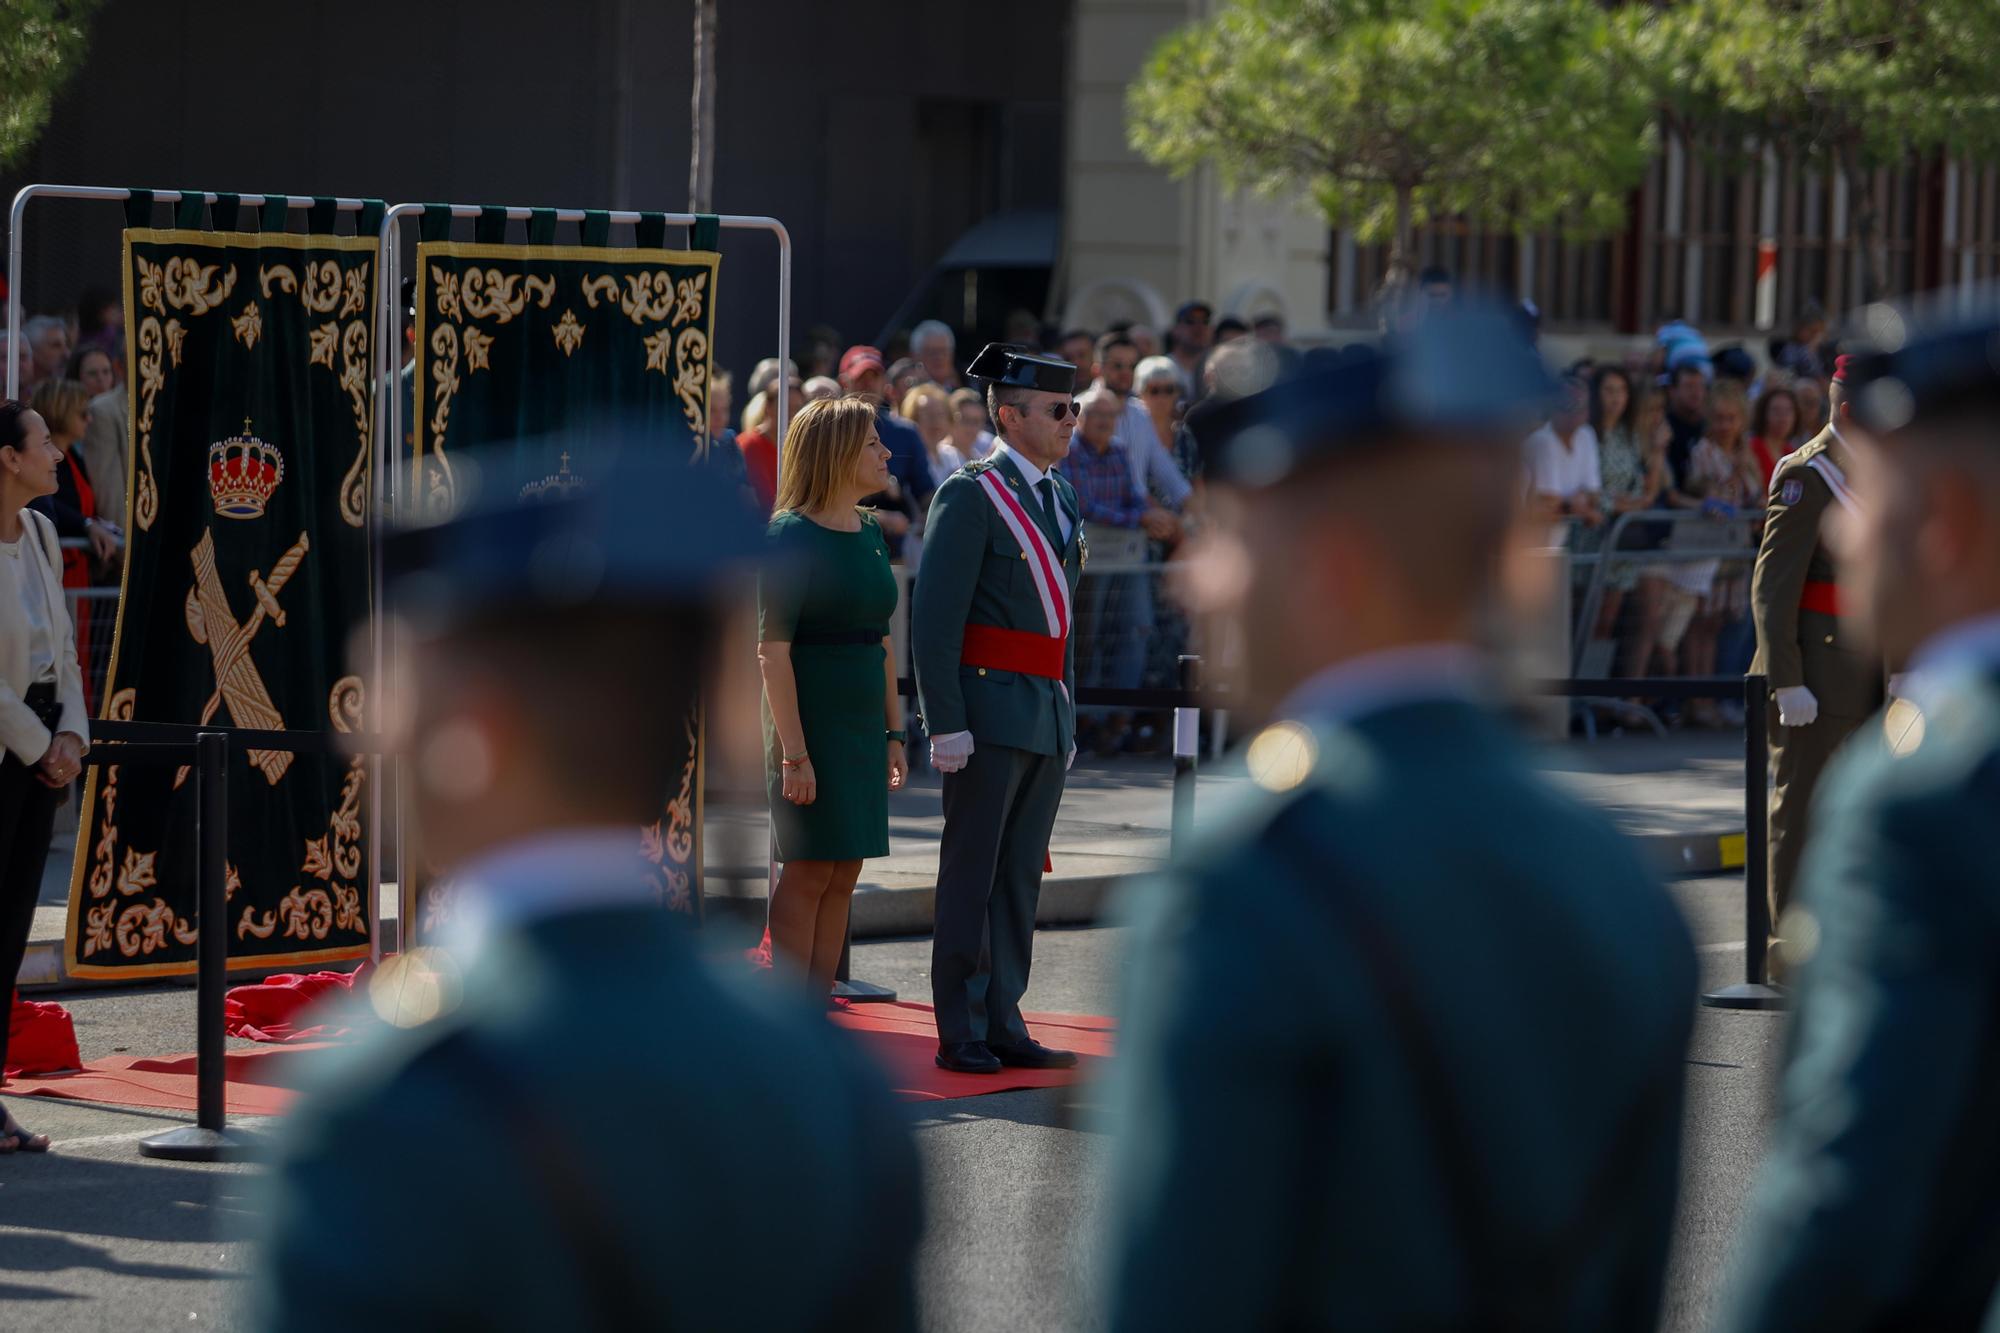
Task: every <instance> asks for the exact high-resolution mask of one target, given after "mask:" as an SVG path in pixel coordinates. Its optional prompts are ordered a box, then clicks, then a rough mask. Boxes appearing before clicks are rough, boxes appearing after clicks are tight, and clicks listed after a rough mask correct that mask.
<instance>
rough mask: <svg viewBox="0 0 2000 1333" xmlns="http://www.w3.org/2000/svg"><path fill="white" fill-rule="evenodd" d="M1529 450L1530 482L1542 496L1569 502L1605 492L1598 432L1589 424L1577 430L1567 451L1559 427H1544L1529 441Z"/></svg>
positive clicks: (1530, 437) (1545, 425) (1531, 436)
mask: <svg viewBox="0 0 2000 1333" xmlns="http://www.w3.org/2000/svg"><path fill="white" fill-rule="evenodd" d="M1527 450H1528V481H1529V483H1530V484H1531V485H1532V486H1533V487H1534V488H1535V490H1536V491H1537V492H1539V493H1540V494H1542V495H1553V496H1555V497H1556V498H1558V499H1561V500H1567V499H1569V498H1570V497H1572V496H1575V495H1581V494H1583V493H1584V492H1586V491H1602V490H1603V489H1604V477H1603V474H1602V473H1601V472H1600V471H1599V470H1598V463H1597V432H1596V431H1594V430H1592V429H1591V428H1590V426H1589V424H1588V423H1586V424H1584V425H1581V426H1578V427H1577V428H1576V434H1574V435H1572V436H1570V441H1569V447H1568V448H1567V449H1565V448H1563V442H1562V440H1561V439H1560V438H1558V437H1557V435H1556V432H1555V427H1553V426H1550V425H1548V424H1546V423H1544V424H1543V426H1542V427H1541V429H1539V430H1537V431H1536V432H1535V433H1534V434H1533V435H1530V436H1529V437H1528V443H1527Z"/></svg>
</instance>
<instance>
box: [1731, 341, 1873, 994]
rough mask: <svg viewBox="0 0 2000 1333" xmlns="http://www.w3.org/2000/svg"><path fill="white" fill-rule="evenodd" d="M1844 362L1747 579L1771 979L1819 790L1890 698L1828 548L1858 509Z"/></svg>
mask: <svg viewBox="0 0 2000 1333" xmlns="http://www.w3.org/2000/svg"><path fill="white" fill-rule="evenodd" d="M1848 361H1849V359H1848V358H1847V357H1845V356H1843V357H1841V358H1839V360H1838V362H1837V368H1836V369H1835V371H1834V375H1833V385H1832V388H1831V390H1830V391H1829V395H1828V397H1829V401H1830V403H1831V407H1832V413H1831V419H1830V420H1829V421H1828V422H1827V425H1826V428H1825V429H1824V430H1822V431H1820V433H1819V434H1818V435H1815V436H1814V437H1813V438H1812V439H1810V440H1808V441H1807V442H1806V443H1805V444H1803V445H1801V446H1800V447H1799V448H1798V449H1797V450H1795V451H1794V452H1793V453H1791V454H1790V455H1788V456H1786V457H1785V458H1783V459H1781V460H1780V461H1779V463H1778V467H1777V470H1776V471H1775V472H1773V473H1772V474H1771V494H1770V497H1769V504H1770V507H1769V508H1768V509H1767V510H1766V517H1765V522H1764V542H1763V545H1762V547H1761V548H1760V549H1759V550H1758V552H1757V568H1756V573H1755V574H1754V575H1753V576H1752V577H1751V582H1750V608H1751V614H1752V615H1753V616H1754V617H1755V619H1756V624H1757V657H1756V660H1755V661H1754V662H1753V663H1752V664H1751V667H1750V669H1751V671H1752V672H1761V673H1763V675H1764V676H1765V677H1766V679H1767V681H1768V682H1769V685H1770V689H1771V695H1772V699H1773V701H1774V702H1775V704H1776V707H1775V708H1773V709H1772V710H1771V711H1770V714H1769V719H1770V735H1771V770H1772V776H1773V784H1772V788H1771V842H1770V847H1771V860H1770V881H1769V883H1770V889H1769V891H1770V898H1771V953H1770V960H1771V977H1772V979H1773V980H1775V981H1783V980H1784V979H1785V967H1786V958H1785V954H1784V952H1783V950H1781V949H1780V948H1779V947H1778V946H1779V942H1780V939H1781V937H1782V933H1783V929H1784V927H1783V920H1784V914H1785V909H1786V907H1788V906H1789V905H1790V904H1791V901H1792V887H1793V885H1794V883H1795V882H1796V881H1797V878H1798V867H1799V854H1800V852H1801V851H1803V849H1804V847H1805V841H1806V832H1807V828H1806V821H1807V815H1808V811H1809V809H1810V807H1811V805H1812V794H1813V788H1814V787H1816V786H1817V785H1818V784H1819V777H1820V773H1821V772H1822V771H1823V770H1824V769H1825V768H1826V764H1827V761H1828V760H1829V759H1831V758H1832V757H1833V753H1834V751H1835V750H1837V749H1839V748H1840V745H1841V742H1843V741H1845V740H1846V739H1847V738H1848V737H1849V736H1850V735H1852V734H1853V732H1854V730H1855V728H1856V727H1858V726H1860V725H1861V723H1862V722H1863V721H1864V720H1866V719H1867V718H1868V717H1870V716H1872V715H1873V714H1874V713H1875V711H1876V710H1877V709H1879V708H1880V707H1881V706H1882V699H1883V673H1882V663H1881V661H1880V659H1879V658H1877V657H1876V656H1874V655H1873V654H1872V653H1871V652H1869V651H1867V650H1866V649H1864V648H1862V647H1861V646H1859V645H1858V644H1857V643H1855V642H1854V640H1853V636H1852V634H1851V633H1850V632H1849V630H1848V629H1847V628H1845V627H1844V626H1843V623H1842V610H1843V607H1842V605H1841V593H1840V587H1839V584H1838V582H1837V580H1836V579H1835V576H1834V565H1833V559H1832V557H1831V555H1830V554H1829V553H1828V550H1827V544H1826V525H1827V523H1828V522H1829V521H1830V520H1831V519H1833V517H1834V516H1835V515H1836V514H1839V513H1842V512H1845V513H1846V514H1847V515H1849V516H1850V517H1852V516H1854V515H1856V514H1857V513H1858V510H1857V508H1856V506H1857V504H1858V503H1859V501H1858V500H1857V498H1856V496H1855V495H1854V493H1853V492H1852V490H1850V488H1849V484H1848V480H1847V470H1848V467H1849V463H1850V460H1849V458H1848V453H1847V446H1846V444H1845V443H1844V441H1843V440H1842V438H1841V433H1840V432H1841V427H1842V426H1843V425H1844V424H1846V423H1847V421H1848V403H1847V389H1846V374H1847V370H1848Z"/></svg>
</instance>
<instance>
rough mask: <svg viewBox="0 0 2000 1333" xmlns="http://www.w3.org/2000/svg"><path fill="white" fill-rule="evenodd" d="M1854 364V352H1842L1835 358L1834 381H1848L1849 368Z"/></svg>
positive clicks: (1841, 382)
mask: <svg viewBox="0 0 2000 1333" xmlns="http://www.w3.org/2000/svg"><path fill="white" fill-rule="evenodd" d="M1853 364H1854V354H1853V353H1852V352H1842V353H1841V354H1840V355H1839V356H1836V357H1835V358H1833V382H1834V383H1835V384H1845V383H1847V368H1848V367H1849V366H1851V365H1853Z"/></svg>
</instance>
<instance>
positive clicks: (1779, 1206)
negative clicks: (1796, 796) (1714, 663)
mask: <svg viewBox="0 0 2000 1333" xmlns="http://www.w3.org/2000/svg"><path fill="white" fill-rule="evenodd" d="M1963 686H1964V687H1963V688H1961V689H1958V690H1955V691H1951V692H1949V693H1947V694H1945V695H1944V697H1943V698H1942V699H1940V700H1938V701H1936V702H1931V701H1929V700H1928V699H1927V700H1926V704H1927V707H1926V716H1925V719H1924V726H1923V728H1922V731H1921V733H1920V735H1921V740H1920V742H1919V743H1918V744H1916V745H1915V746H1914V748H1912V747H1911V746H1910V745H1909V740H1910V739H1911V736H1912V733H1908V732H1901V733H1899V735H1900V738H1901V739H1900V742H1899V743H1898V744H1897V745H1895V746H1892V745H1891V744H1890V743H1889V742H1888V740H1887V739H1886V737H1885V729H1884V728H1877V727H1869V728H1866V729H1865V730H1864V731H1863V732H1862V733H1860V734H1859V735H1858V736H1857V737H1856V738H1855V739H1854V740H1853V741H1852V742H1850V744H1849V745H1848V747H1847V749H1846V750H1845V751H1843V752H1842V754H1841V755H1840V756H1839V757H1838V758H1837V759H1836V760H1835V761H1834V765H1833V767H1832V768H1830V769H1829V770H1828V771H1827V775H1826V778H1825V779H1824V781H1823V782H1822V783H1821V785H1820V790H1819V803H1818V804H1817V805H1816V806H1815V808H1814V818H1815V822H1816V823H1817V825H1818V826H1819V827H1820V828H1821V829H1822V830H1824V832H1822V833H1821V834H1820V835H1819V836H1818V839H1817V840H1816V841H1815V842H1814V844H1813V845H1812V846H1811V847H1810V848H1809V849H1808V850H1807V852H1806V860H1805V865H1804V870H1803V874H1802V876H1801V889H1800V903H1801V905H1802V906H1803V907H1804V908H1805V910H1807V911H1808V912H1810V913H1811V914H1812V915H1813V917H1814V918H1815V919H1816V921H1817V922H1818V926H1819V932H1818V934H1819V945H1818V947H1817V949H1816V950H1815V951H1814V953H1813V955H1812V956H1811V957H1810V958H1808V959H1807V960H1806V962H1805V964H1804V966H1803V967H1802V968H1801V969H1800V971H1799V975H1798V989H1797V994H1796V999H1797V1008H1798V1018H1797V1021H1796V1023H1795V1024H1794V1027H1793V1030H1792V1034H1791V1049H1790V1051H1789V1056H1788V1060H1787V1067H1786V1071H1785V1076H1784V1082H1783V1088H1782V1112H1781V1116H1780V1119H1779V1123H1778V1126H1777V1128H1776V1130H1775V1132H1774V1134H1773V1140H1772V1146H1771V1150H1770V1153H1769V1155H1768V1156H1767V1157H1766V1159H1765V1163H1764V1169H1763V1174H1762V1176H1761V1178H1760V1180H1759V1182H1758V1186H1757V1189H1756V1191H1755V1193H1754V1195H1753V1199H1752V1204H1751V1207H1750V1209H1749V1211H1748V1212H1747V1214H1746V1216H1745V1218H1744V1221H1743V1224H1742V1229H1741V1232H1740V1235H1741V1236H1742V1240H1741V1242H1740V1248H1739V1251H1738V1258H1739V1265H1738V1270H1737V1273H1736V1276H1735V1280H1734V1281H1733V1283H1732V1284H1731V1287H1732V1290H1731V1292H1730V1298H1729V1299H1727V1300H1725V1302H1724V1304H1723V1309H1724V1311H1725V1317H1724V1318H1723V1320H1722V1321H1721V1324H1720V1327H1722V1328H1725V1329H1732V1330H1751V1329H1757V1330H1763V1329H1770V1330H1778V1329H1813V1330H1845V1329H1919V1328H1921V1329H1958V1328H1977V1327H1979V1323H1980V1317H1981V1314H1982V1313H1983V1312H1984V1311H1985V1310H1986V1308H1987V1303H1988V1302H1989V1301H1990V1300H1992V1299H1993V1296H1994V1293H1995V1286H1996V1283H2000V1134H1996V1133H1995V1126H2000V970H1996V968H1995V966H1994V960H1995V959H1996V958H2000V842H1996V841H1995V839H1994V837H1993V816H1994V812H1995V811H1996V810H2000V671H1989V672H1988V673H1987V674H1985V675H1984V676H1983V677H1972V678H1967V679H1966V680H1965V681H1964V682H1963ZM1899 751H1901V752H1900V753H1899Z"/></svg>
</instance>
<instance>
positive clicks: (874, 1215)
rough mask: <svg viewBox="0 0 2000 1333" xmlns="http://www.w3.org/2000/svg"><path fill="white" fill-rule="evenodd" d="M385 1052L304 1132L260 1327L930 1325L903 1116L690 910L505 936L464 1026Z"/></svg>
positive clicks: (267, 1272)
mask: <svg viewBox="0 0 2000 1333" xmlns="http://www.w3.org/2000/svg"><path fill="white" fill-rule="evenodd" d="M738 970H739V971H740V970H741V969H740V968H739V969H738ZM779 989H780V990H782V989H783V988H779ZM375 1035H376V1038H377V1039H374V1040H369V1041H365V1042H363V1043H360V1044H358V1045H357V1046H355V1047H352V1048H349V1049H348V1050H345V1051H341V1052H338V1053H330V1054H333V1055H334V1056H335V1058H333V1060H332V1062H331V1063H330V1065H329V1067H328V1068H327V1069H325V1070H324V1071H323V1073H322V1076H321V1079H320V1084H319V1087H318V1088H317V1090H316V1091H312V1090H309V1092H308V1095H307V1097H306V1098H305V1099H304V1100H303V1101H302V1102H301V1104H300V1106H299V1108H298V1109H297V1110H296V1111H294V1112H293V1113H292V1114H291V1115H290V1116H289V1117H287V1120H286V1122H285V1125H284V1131H285V1145H286V1146H285V1151H284V1153H283V1155H282V1157H281V1161H280V1163H279V1165H278V1167H277V1169H276V1171H275V1173H274V1176H273V1178H272V1182H271V1185H270V1190H271V1193H272V1195H273V1197H272V1199H271V1200H270V1207H269V1210H268V1226H267V1231H266V1237H265V1254H264V1256H263V1257H264V1262H263V1264H262V1269H263V1274H262V1277H263V1281H262V1283H261V1290H260V1291H259V1293H258V1296H259V1300H258V1309H257V1319H256V1322H255V1326H256V1327H259V1328H265V1329H270V1330H274V1331H275V1330H283V1331H284V1333H317V1331H319V1330H325V1333H335V1331H336V1330H338V1331H339V1333H350V1331H351V1330H356V1329H369V1330H377V1331H385V1330H402V1329H409V1330H419V1329H421V1330H433V1329H474V1328H476V1329H489V1330H513V1329H518V1330H523V1331H524V1333H525V1331H526V1330H548V1329H578V1330H581V1329H610V1328H629V1329H641V1328H643V1329H702V1330H709V1329H739V1330H744V1331H745V1333H750V1331H752V1330H758V1331H761V1330H765V1329H835V1328H856V1329H859V1328H885V1329H891V1330H895V1329H904V1328H911V1327H914V1320H915V1315H914V1306H913V1295H912V1292H911V1287H910V1265H911V1262H912V1259H913V1252H914V1249H915V1245H916V1238H917V1234H918V1232H919V1231H920V1229H921V1215H920V1213H921V1204H920V1199H919V1194H918V1177H917V1162H916V1154H915V1149H914V1147H913V1145H912V1144H911V1143H910V1140H909V1133H908V1130H907V1129H906V1128H904V1119H905V1117H904V1115H903V1113H902V1111H901V1110H900V1109H899V1108H898V1107H897V1105H896V1104H895V1102H894V1100H893V1098H892V1097H891V1095H890V1093H889V1091H888V1089H887V1087H886V1086H885V1085H884V1084H883V1082H882V1080H881V1079H880V1077H879V1076H878V1075H877V1074H876V1072H875V1071H874V1070H873V1069H872V1068H868V1067H866V1065H865V1063H864V1057H863V1056H862V1054H861V1053H860V1052H859V1051H855V1050H851V1049H850V1048H849V1047H848V1045H847V1039H846V1038H845V1037H844V1035H842V1034H840V1033H838V1032H837V1031H835V1030H834V1029H832V1028H830V1027H829V1026H828V1025H827V1023H826V1020H825V1017H824V1015H823V1014H821V1013H816V1012H811V1011H809V1010H808V1009H807V1007H806V1006H805V1005H804V1004H801V1003H797V1002H796V1001H795V1000H794V999H792V998H790V997H787V996H785V995H782V994H779V993H777V992H775V991H773V990H772V988H771V987H770V986H769V985H768V983H764V982H761V981H758V980H757V979H755V978H752V977H750V976H749V975H748V974H747V973H745V974H744V975H743V976H741V977H736V976H730V975H724V974H723V973H721V972H720V971H717V970H712V969H711V968H710V966H709V965H708V964H706V963H705V962H704V961H703V960H702V959H701V958H699V957H697V956H696V951H695V945H694V941H693V937H692V936H691V934H690V933H689V932H688V930H687V928H686V927H685V926H684V925H681V924H678V923H677V922H676V921H675V920H674V919H673V918H672V917H671V916H670V914H668V913H666V912H664V911H662V910H660V909H658V908H657V907H653V906H651V905H649V904H640V905H634V906H626V907H614V908H595V909H590V910H584V911H577V912H573V913H570V914H567V915H564V916H560V917H549V918H545V919H542V920H539V921H535V922H532V923H529V924H526V925H523V926H520V927H517V928H514V929H512V930H509V931H507V932H506V933H504V934H503V935H501V936H499V937H498V938H496V939H495V940H494V941H493V942H492V944H491V945H489V946H488V947H487V948H485V949H483V950H481V951H480V953H479V956H478V958H477V960H476V961H475V962H473V963H472V964H471V965H470V967H469V969H468V971H467V973H466V975H465V978H464V989H463V1000H462V1002H461V1003H460V1004H459V1005H458V1007H457V1008H456V1009H454V1010H452V1011H451V1012H449V1013H447V1014H445V1015H443V1016H441V1017H439V1018H437V1019H435V1020H434V1021H432V1022H430V1023H428V1024H424V1025H422V1026H419V1027H414V1028H407V1029H387V1030H383V1031H380V1032H378V1033H376V1034H375ZM801 1088H811V1089H813V1092H812V1095H811V1096H801V1095H799V1090H800V1089H801ZM850 1208H851V1209H855V1210H858V1211H857V1215H865V1216H866V1217H867V1218H868V1226H867V1227H866V1228H865V1229H861V1230H848V1231H843V1230H841V1229H838V1228H836V1229H832V1230H829V1229H828V1227H827V1225H826V1219H827V1218H829V1217H834V1216H838V1215H840V1214H841V1213H842V1212H844V1211H845V1210H847V1209H850ZM773 1256H778V1258H777V1259H776V1260H774V1258H773ZM607 1257H608V1258H609V1263H608V1264H607V1263H606V1262H605V1260H606V1259H607ZM774 1262H776V1263H777V1265H778V1267H779V1268H781V1269H782V1271H783V1280H782V1281H773V1280H772V1271H773V1268H772V1266H773V1263H774ZM607 1275H609V1277H610V1278H611V1280H608V1281H607Z"/></svg>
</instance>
